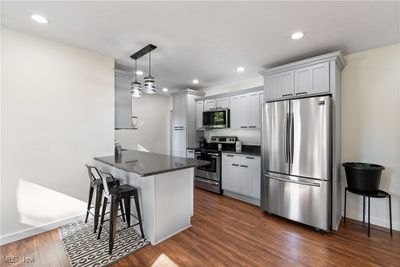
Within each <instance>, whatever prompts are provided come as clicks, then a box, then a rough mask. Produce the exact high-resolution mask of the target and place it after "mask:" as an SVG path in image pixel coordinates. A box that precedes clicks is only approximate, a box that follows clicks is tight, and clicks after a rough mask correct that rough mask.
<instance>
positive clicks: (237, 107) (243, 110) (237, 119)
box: [230, 94, 250, 129]
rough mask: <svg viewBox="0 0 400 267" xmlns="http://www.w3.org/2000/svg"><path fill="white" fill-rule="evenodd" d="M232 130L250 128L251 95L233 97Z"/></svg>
mask: <svg viewBox="0 0 400 267" xmlns="http://www.w3.org/2000/svg"><path fill="white" fill-rule="evenodd" d="M230 100H231V128H232V129H246V128H248V127H249V108H250V106H249V105H250V96H249V94H244V95H237V96H232V97H231V99H230Z"/></svg>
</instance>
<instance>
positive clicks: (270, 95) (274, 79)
mask: <svg viewBox="0 0 400 267" xmlns="http://www.w3.org/2000/svg"><path fill="white" fill-rule="evenodd" d="M264 83H265V92H266V94H265V97H266V100H274V99H280V98H286V97H292V96H293V95H294V71H293V70H291V71H285V72H281V73H278V74H274V75H271V76H267V77H265V79H264Z"/></svg>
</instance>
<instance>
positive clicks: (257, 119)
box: [249, 92, 264, 128]
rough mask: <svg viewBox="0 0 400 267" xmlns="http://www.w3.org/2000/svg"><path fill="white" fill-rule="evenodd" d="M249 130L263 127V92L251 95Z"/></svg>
mask: <svg viewBox="0 0 400 267" xmlns="http://www.w3.org/2000/svg"><path fill="white" fill-rule="evenodd" d="M249 101H250V104H249V109H250V110H249V128H260V126H261V107H262V103H263V102H264V94H263V93H262V92H254V93H250V94H249Z"/></svg>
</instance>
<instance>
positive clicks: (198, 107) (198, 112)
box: [196, 101, 204, 129]
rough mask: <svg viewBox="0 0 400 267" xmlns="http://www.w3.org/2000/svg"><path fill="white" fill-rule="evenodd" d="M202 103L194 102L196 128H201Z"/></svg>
mask: <svg viewBox="0 0 400 267" xmlns="http://www.w3.org/2000/svg"><path fill="white" fill-rule="evenodd" d="M203 104H204V101H197V102H196V129H202V128H203Z"/></svg>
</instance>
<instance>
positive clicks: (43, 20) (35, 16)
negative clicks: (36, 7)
mask: <svg viewBox="0 0 400 267" xmlns="http://www.w3.org/2000/svg"><path fill="white" fill-rule="evenodd" d="M31 19H33V20H34V21H36V22H38V23H42V24H46V23H48V22H49V21H48V20H47V19H46V18H45V17H43V16H41V15H38V14H33V15H32V16H31Z"/></svg>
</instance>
